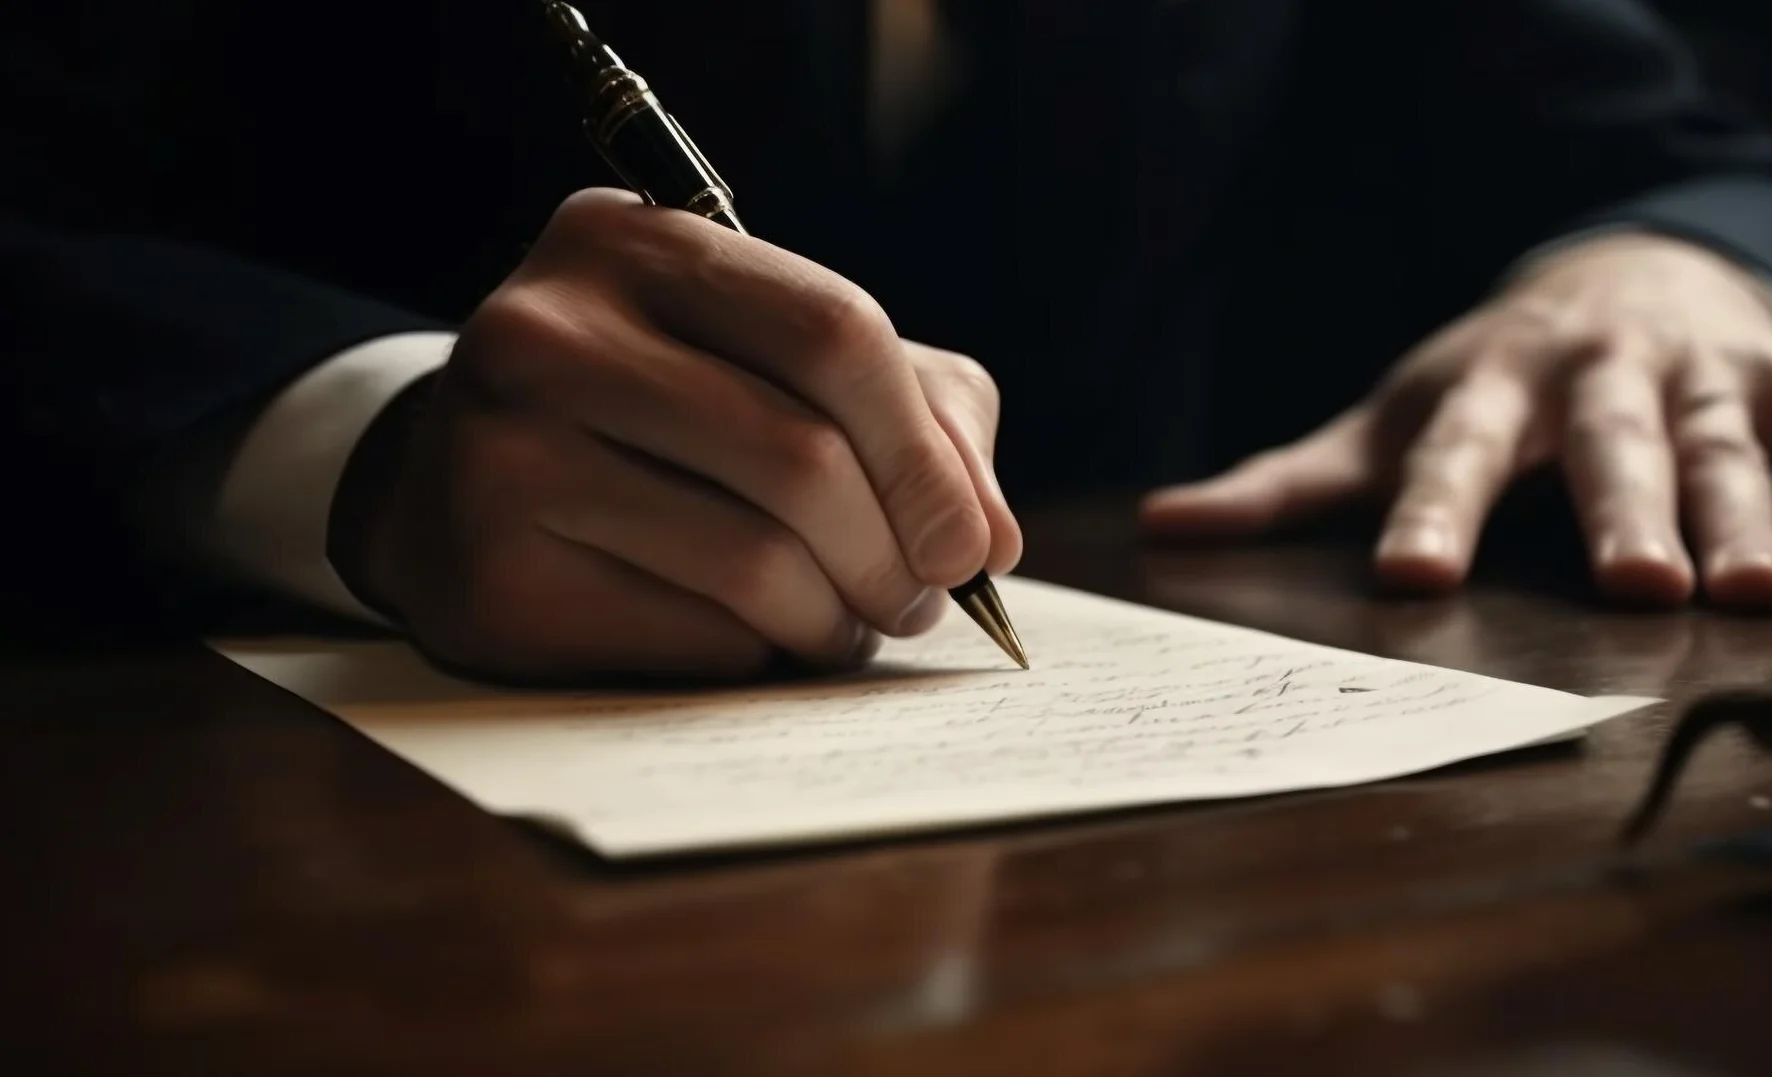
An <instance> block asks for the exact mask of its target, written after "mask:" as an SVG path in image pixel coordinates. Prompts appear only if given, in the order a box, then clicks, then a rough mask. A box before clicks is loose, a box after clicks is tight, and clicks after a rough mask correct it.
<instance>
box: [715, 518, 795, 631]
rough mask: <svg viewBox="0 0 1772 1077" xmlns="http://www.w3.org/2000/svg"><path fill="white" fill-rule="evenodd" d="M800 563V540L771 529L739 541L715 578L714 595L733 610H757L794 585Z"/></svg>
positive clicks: (776, 598) (723, 561)
mask: <svg viewBox="0 0 1772 1077" xmlns="http://www.w3.org/2000/svg"><path fill="white" fill-rule="evenodd" d="M800 563H801V553H800V543H799V540H798V539H796V538H795V537H793V536H792V535H791V534H789V533H787V532H785V531H769V532H764V533H762V534H758V535H753V536H751V537H750V538H749V539H747V540H745V541H742V542H739V543H737V544H736V546H735V548H734V549H733V550H732V552H731V554H730V556H728V557H726V558H723V559H722V564H721V565H720V568H719V570H718V573H717V575H716V577H715V579H714V581H713V590H714V594H713V596H712V597H713V598H714V599H715V600H716V601H718V602H719V603H721V604H722V605H724V606H726V607H727V608H728V609H731V610H734V611H741V610H745V611H754V610H757V609H760V608H765V607H767V606H769V605H771V604H772V603H774V602H776V601H777V600H778V599H779V597H780V596H781V595H783V594H785V593H786V592H787V591H788V589H789V588H790V587H791V586H792V583H793V579H794V576H795V575H796V573H797V572H798V570H799V567H800Z"/></svg>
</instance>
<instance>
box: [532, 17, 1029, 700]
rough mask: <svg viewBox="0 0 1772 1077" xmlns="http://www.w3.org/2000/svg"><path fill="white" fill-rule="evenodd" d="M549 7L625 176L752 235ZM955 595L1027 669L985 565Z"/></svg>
mask: <svg viewBox="0 0 1772 1077" xmlns="http://www.w3.org/2000/svg"><path fill="white" fill-rule="evenodd" d="M543 6H544V7H545V8H546V10H547V17H548V23H549V25H550V27H551V28H552V30H553V33H554V36H555V37H557V38H559V39H560V41H561V43H562V44H563V45H564V46H565V47H566V49H567V51H568V54H569V55H570V57H571V61H572V73H573V77H574V78H575V79H576V80H577V82H578V88H579V91H580V92H581V93H582V94H583V95H584V101H585V119H584V125H585V134H586V135H587V136H589V137H590V140H591V143H592V145H594V146H596V147H597V151H598V152H599V153H601V154H602V155H603V159H604V160H605V161H607V162H609V167H610V168H612V169H614V170H615V174H616V175H618V176H620V177H621V181H622V182H623V183H624V184H626V185H627V186H628V187H629V188H630V189H631V190H633V191H634V192H635V193H636V194H638V195H640V197H642V198H644V199H645V200H646V201H647V202H648V203H650V204H652V205H657V206H666V207H669V208H672V209H681V210H687V211H688V212H690V213H694V214H697V215H699V216H702V217H706V218H707V219H708V220H710V221H713V222H715V223H716V224H723V225H725V226H726V227H728V228H730V229H732V230H733V231H735V232H738V233H740V234H743V235H749V234H750V233H748V232H746V231H745V227H744V225H743V224H741V223H740V222H739V219H738V213H737V212H736V211H735V210H734V209H733V207H732V188H730V187H728V186H727V185H726V182H725V181H724V180H722V179H721V178H720V175H719V173H717V172H715V171H714V166H713V165H712V164H710V163H709V162H708V159H707V157H705V156H704V155H703V154H702V152H701V150H700V149H699V148H698V147H697V146H696V145H695V142H694V140H693V139H691V138H690V137H689V133H688V132H687V131H685V130H683V125H682V124H680V123H678V122H677V121H676V119H675V118H674V117H673V116H671V114H670V113H668V112H666V111H665V109H664V106H663V105H661V104H660V103H659V100H658V96H657V95H656V94H654V93H653V92H652V88H651V87H650V86H649V85H648V84H647V82H646V80H645V79H643V78H641V77H640V76H639V75H638V74H635V73H634V71H633V70H631V69H630V68H629V67H628V66H627V65H625V64H623V63H622V62H621V58H620V57H618V56H616V54H615V52H614V51H613V50H612V49H610V48H609V46H608V45H605V44H604V43H603V42H602V41H601V40H600V39H599V38H598V37H597V36H596V35H595V34H593V33H591V30H590V27H589V26H587V25H586V24H585V20H584V16H583V15H582V14H580V13H579V11H578V9H577V8H575V7H573V6H572V5H571V4H568V3H565V2H564V0H543ZM948 594H950V595H952V596H953V598H954V600H955V601H956V602H958V603H959V604H960V608H961V609H963V610H965V611H966V613H967V615H968V616H969V617H971V618H972V619H973V620H974V621H976V622H977V623H978V626H979V627H980V628H982V629H984V631H985V634H986V635H988V636H990V637H991V639H992V640H993V641H995V642H996V644H997V646H999V647H1001V648H1002V649H1003V653H1005V654H1007V655H1008V656H1009V657H1010V658H1013V659H1014V660H1015V662H1016V664H1017V665H1019V666H1021V668H1022V669H1027V668H1028V660H1027V652H1026V651H1025V650H1023V649H1022V646H1021V639H1020V637H1018V636H1017V635H1016V634H1015V626H1014V625H1012V624H1010V623H1009V614H1008V613H1007V612H1006V611H1005V610H1004V609H1003V600H1002V598H1001V597H999V596H998V594H997V588H996V585H994V584H993V583H991V579H990V577H989V576H988V575H986V574H985V573H984V572H983V571H982V570H981V571H980V572H979V573H978V575H976V576H974V577H972V578H971V579H970V580H967V581H966V582H965V583H964V584H961V585H960V586H959V587H956V588H954V589H952V590H951V591H949V592H948Z"/></svg>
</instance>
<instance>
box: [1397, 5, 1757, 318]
mask: <svg viewBox="0 0 1772 1077" xmlns="http://www.w3.org/2000/svg"><path fill="white" fill-rule="evenodd" d="M1390 8H1391V11H1392V14H1393V18H1394V19H1395V20H1396V25H1397V26H1399V27H1407V28H1409V29H1410V30H1412V31H1413V33H1404V34H1401V35H1399V36H1398V38H1397V39H1396V40H1394V41H1392V42H1391V43H1390V44H1388V45H1387V43H1386V41H1385V40H1383V38H1384V35H1377V36H1375V37H1374V38H1372V39H1371V43H1372V45H1373V47H1375V48H1376V49H1377V50H1379V52H1378V53H1375V54H1374V55H1375V56H1377V55H1379V54H1382V53H1383V52H1384V51H1385V50H1386V49H1387V48H1392V47H1394V48H1408V45H1405V44H1404V42H1409V43H1416V42H1419V43H1420V47H1419V48H1418V49H1412V50H1410V56H1409V59H1408V60H1407V61H1405V63H1408V64H1413V65H1414V68H1415V70H1414V73H1413V74H1412V75H1411V76H1409V78H1408V79H1407V80H1406V86H1410V87H1415V88H1419V90H1420V91H1421V92H1420V93H1419V94H1415V93H1411V92H1409V91H1408V89H1405V91H1404V92H1403V93H1402V94H1401V97H1402V98H1403V99H1404V101H1405V104H1404V105H1403V107H1404V108H1405V109H1407V110H1409V111H1410V112H1411V113H1412V115H1411V116H1410V117H1408V118H1407V120H1406V121H1405V122H1407V123H1410V124H1412V125H1413V127H1414V129H1415V130H1417V131H1418V132H1420V138H1421V146H1422V153H1423V162H1424V177H1425V183H1426V185H1427V198H1428V200H1429V208H1428V211H1427V214H1426V216H1427V217H1428V222H1427V223H1428V227H1429V229H1430V233H1431V240H1432V242H1433V244H1434V245H1435V247H1436V248H1437V249H1438V250H1439V251H1441V252H1443V254H1444V259H1445V264H1446V265H1449V266H1455V267H1457V269H1456V271H1457V273H1458V274H1459V275H1460V276H1461V277H1462V279H1461V280H1460V281H1459V282H1458V284H1459V286H1461V287H1463V288H1467V289H1476V290H1480V289H1481V288H1482V287H1483V282H1484V281H1492V280H1493V279H1494V278H1495V277H1496V276H1497V275H1498V274H1499V273H1501V272H1502V271H1503V270H1504V269H1505V268H1506V266H1507V265H1508V264H1509V263H1510V262H1511V261H1512V260H1513V259H1514V258H1516V257H1518V256H1519V255H1520V254H1521V253H1522V252H1524V251H1526V250H1529V249H1531V248H1533V247H1535V246H1537V245H1539V244H1542V243H1545V242H1547V241H1550V240H1553V239H1555V238H1557V237H1558V236H1561V235H1566V234H1569V233H1574V232H1579V231H1581V230H1584V229H1588V228H1593V227H1596V226H1604V225H1609V224H1635V225H1639V226H1643V227H1648V228H1652V229H1656V230H1660V231H1664V232H1667V233H1670V234H1674V235H1678V236H1682V237H1685V238H1689V239H1693V240H1696V241H1698V242H1701V243H1704V244H1706V245H1708V246H1711V247H1713V248H1716V249H1719V250H1721V251H1724V252H1726V253H1728V254H1731V255H1732V256H1734V257H1736V258H1737V259H1739V260H1741V261H1743V262H1745V263H1748V264H1750V265H1753V266H1757V267H1759V268H1761V269H1764V270H1767V271H1772V137H1769V136H1768V134H1767V132H1766V131H1765V129H1763V128H1762V127H1760V126H1759V125H1758V124H1757V122H1756V121H1755V119H1754V118H1753V117H1752V115H1751V114H1750V113H1749V112H1748V111H1747V110H1746V109H1744V108H1740V107H1737V106H1735V105H1734V104H1732V103H1731V102H1729V101H1727V100H1724V99H1723V98H1721V97H1720V96H1719V95H1718V94H1717V93H1716V92H1715V90H1714V89H1713V88H1712V87H1711V86H1710V85H1709V84H1708V83H1707V80H1706V77H1705V72H1704V71H1703V69H1702V65H1701V64H1700V63H1699V61H1698V59H1697V57H1696V55H1695V54H1694V52H1693V51H1692V50H1691V48H1690V47H1689V46H1688V44H1687V43H1686V42H1685V41H1683V40H1682V39H1681V38H1680V36H1679V35H1678V34H1677V33H1676V32H1675V31H1674V29H1673V28H1672V27H1671V26H1670V25H1669V24H1668V23H1666V22H1665V21H1663V20H1662V19H1660V18H1659V17H1658V16H1657V15H1656V14H1655V13H1654V12H1653V11H1652V10H1651V9H1650V8H1649V7H1648V6H1647V5H1646V4H1644V3H1642V2H1639V0H1439V2H1435V3H1414V2H1411V3H1407V4H1403V3H1397V4H1392V5H1390Z"/></svg>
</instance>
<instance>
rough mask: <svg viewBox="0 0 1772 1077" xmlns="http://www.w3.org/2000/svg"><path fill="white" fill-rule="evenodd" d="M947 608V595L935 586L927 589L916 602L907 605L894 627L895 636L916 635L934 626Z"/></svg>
mask: <svg viewBox="0 0 1772 1077" xmlns="http://www.w3.org/2000/svg"><path fill="white" fill-rule="evenodd" d="M946 610H947V595H946V594H945V593H943V592H942V591H939V590H936V589H935V588H929V589H926V590H925V591H924V592H923V593H922V594H920V595H918V596H917V599H916V601H915V602H912V603H911V604H910V605H909V606H907V607H905V611H904V612H903V613H902V614H900V615H899V617H898V622H897V624H896V625H895V626H894V627H893V630H892V634H893V635H895V636H915V635H918V634H919V633H922V632H927V631H929V630H930V629H931V628H934V627H935V625H936V622H938V621H940V620H941V616H942V614H943V613H944V612H946Z"/></svg>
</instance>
